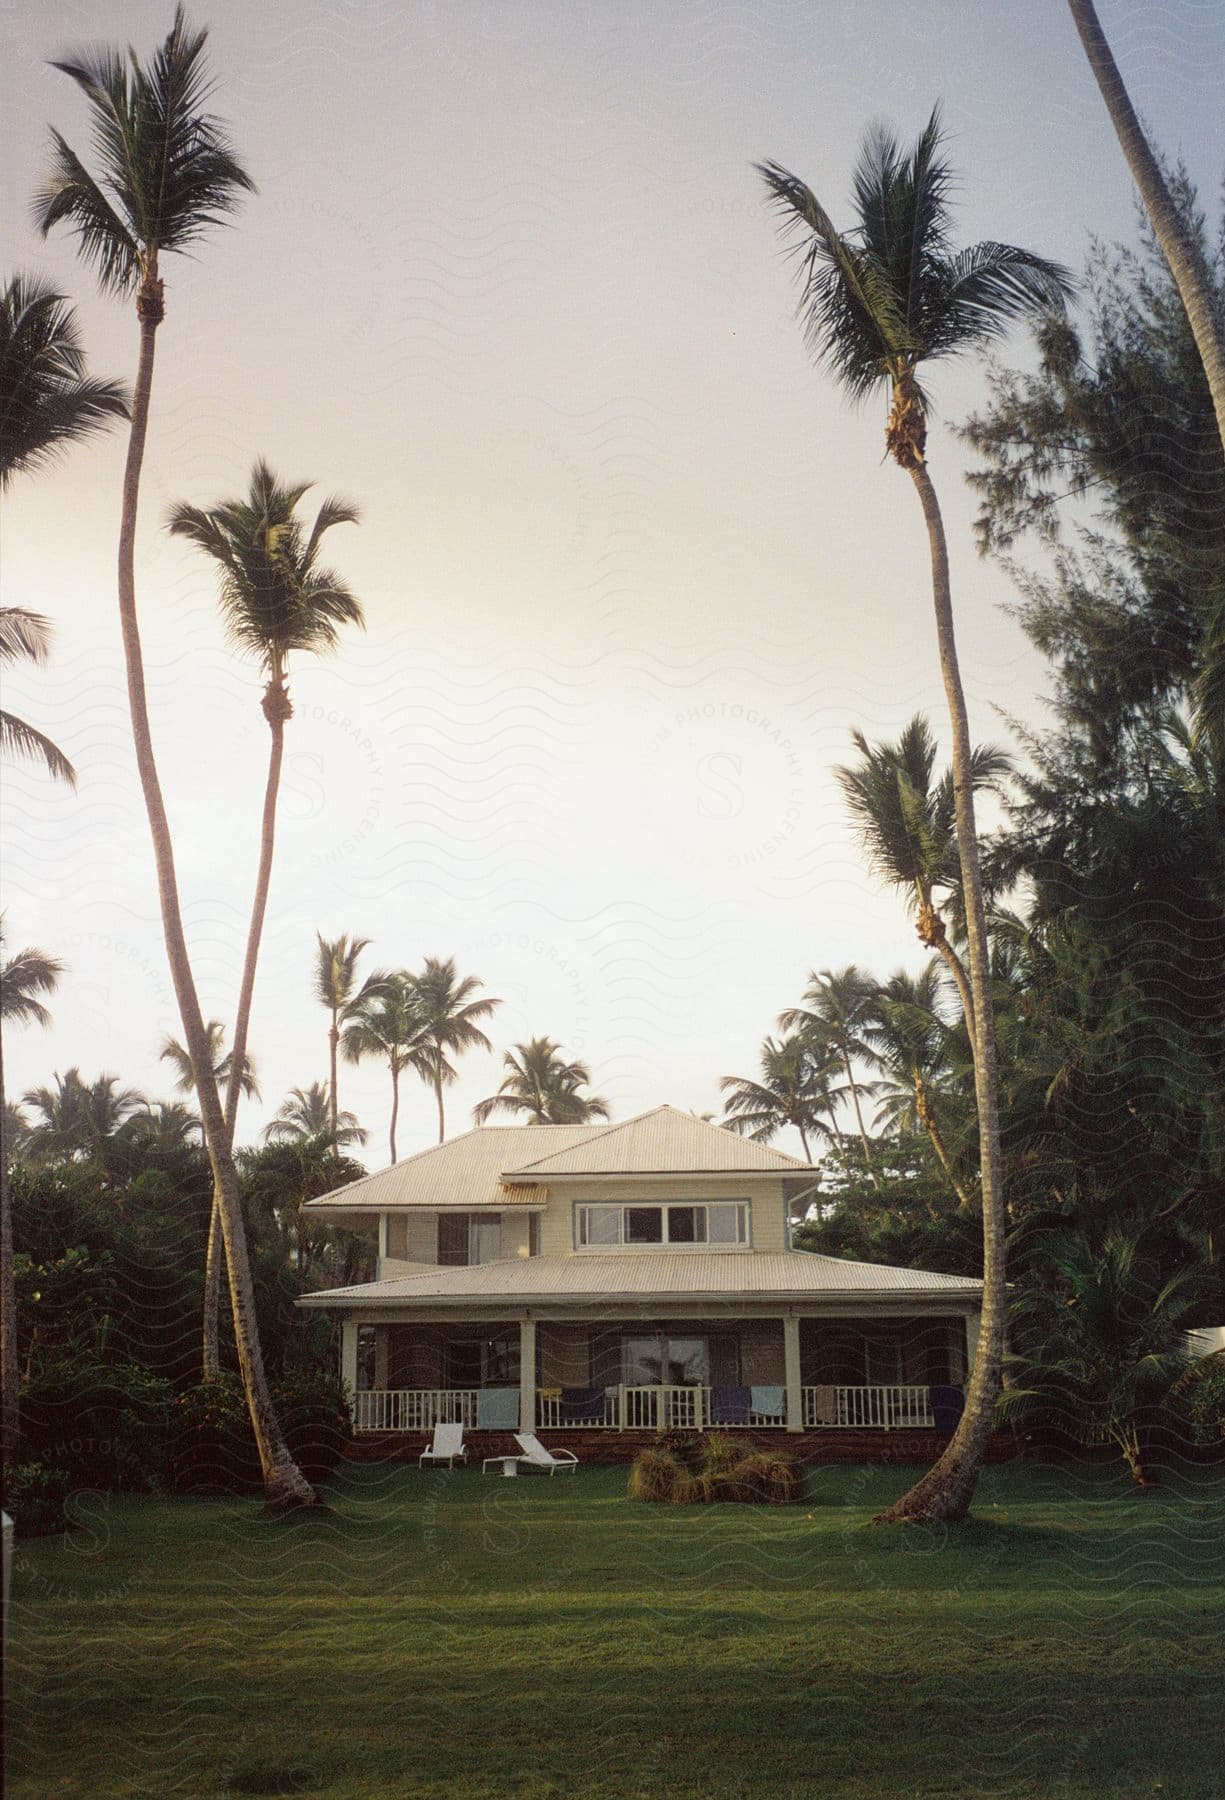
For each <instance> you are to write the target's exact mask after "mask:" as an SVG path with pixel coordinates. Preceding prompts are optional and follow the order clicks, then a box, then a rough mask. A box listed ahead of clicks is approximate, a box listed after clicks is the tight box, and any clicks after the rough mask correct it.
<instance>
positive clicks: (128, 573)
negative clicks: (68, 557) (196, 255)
mask: <svg viewBox="0 0 1225 1800" xmlns="http://www.w3.org/2000/svg"><path fill="white" fill-rule="evenodd" d="M136 310H137V315H138V317H139V319H140V362H139V365H138V369H137V376H136V389H135V393H134V395H133V399H132V429H131V435H130V437H129V440H128V454H127V461H126V463H125V466H124V474H123V515H122V521H121V524H120V531H119V621H120V628H121V632H122V636H123V653H124V663H125V667H126V671H127V686H128V705H129V708H130V711H131V716H132V740H133V744H134V747H135V751H136V765H137V769H138V771H139V774H140V785H141V790H142V792H143V794H144V800H145V810H146V812H147V813H148V816H149V833H150V836H151V838H152V840H153V856H154V862H155V864H156V867H157V885H158V898H159V901H160V905H161V915H162V931H163V934H164V937H165V940H166V955H167V959H168V961H169V964H170V979H171V982H172V984H173V986H174V992H175V999H176V1000H177V1002H178V1007H179V1016H180V1018H181V1019H182V1022H183V1035H184V1039H185V1042H186V1045H187V1050H188V1054H189V1055H190V1057H191V1061H192V1067H193V1069H194V1071H195V1078H196V1097H197V1099H198V1101H199V1103H200V1116H201V1119H202V1121H203V1125H204V1138H205V1143H206V1145H207V1147H208V1156H209V1161H210V1163H211V1164H212V1171H213V1182H214V1187H215V1190H216V1192H217V1196H218V1202H219V1211H220V1215H221V1232H222V1238H223V1241H224V1244H225V1252H226V1260H227V1263H228V1265H229V1274H230V1299H231V1304H232V1307H233V1313H234V1336H235V1339H236V1342H237V1347H238V1363H239V1368H240V1370H241V1372H242V1379H243V1386H244V1388H245V1390H246V1396H247V1406H248V1408H249V1410H250V1414H251V1424H252V1426H253V1428H254V1431H255V1441H256V1444H257V1446H258V1448H259V1458H260V1465H261V1468H262V1470H263V1477H264V1493H265V1498H266V1501H267V1504H268V1505H269V1506H270V1507H285V1506H309V1505H314V1504H316V1503H317V1496H316V1494H315V1491H314V1489H313V1488H312V1487H311V1485H310V1483H309V1482H308V1481H307V1480H306V1479H305V1477H304V1476H303V1474H302V1472H301V1470H300V1469H299V1468H298V1466H297V1464H296V1463H295V1462H294V1460H293V1458H292V1457H291V1456H290V1454H289V1450H288V1448H287V1447H286V1444H285V1440H284V1437H283V1436H282V1433H281V1428H280V1424H279V1423H278V1420H277V1417H276V1413H275V1411H274V1410H273V1405H272V1396H271V1394H270V1392H269V1389H268V1379H267V1375H266V1373H265V1370H264V1358H263V1352H262V1349H261V1347H260V1341H259V1332H258V1327H257V1324H256V1316H255V1290H254V1287H253V1284H252V1281H251V1265H250V1261H249V1258H248V1255H247V1239H246V1232H245V1230H244V1227H243V1219H242V1210H241V1207H240V1204H239V1198H238V1179H237V1175H236V1174H235V1170H234V1159H233V1156H232V1155H231V1152H230V1146H229V1141H228V1139H227V1136H226V1124H225V1115H224V1113H223V1111H222V1107H221V1099H220V1096H219V1094H218V1091H217V1081H216V1078H215V1076H214V1074H213V1067H212V1057H211V1054H210V1049H209V1041H208V1032H207V1031H206V1029H205V1025H204V1018H203V1015H202V1014H201V1011H200V1002H199V999H198V997H197V994H196V988H195V982H194V980H193V978H192V972H191V962H190V958H189V956H188V951H187V939H186V936H185V934H184V931H183V919H182V912H181V909H180V905H179V892H178V881H177V877H176V874H175V865H174V847H173V844H172V841H171V836H170V826H169V821H168V820H167V817H166V807H165V802H164V800H163V798H162V790H161V783H160V781H159V779H158V773H157V764H156V761H155V760H154V755H153V738H152V733H151V731H150V727H149V709H148V700H147V696H146V693H145V675H144V657H143V654H142V650H141V642H140V627H139V624H138V621H137V616H136V514H137V504H138V501H139V496H140V473H141V465H142V462H143V460H144V449H145V438H146V435H147V432H148V425H149V396H150V392H151V390H152V386H153V359H154V352H155V347H156V337H157V327H158V325H159V324H160V323H161V320H162V313H163V308H162V286H161V282H160V281H159V280H158V279H157V270H156V267H155V266H154V267H152V268H150V270H149V272H148V274H147V275H146V277H145V280H144V281H143V282H142V285H141V289H140V292H139V294H138V296H137V301H136Z"/></svg>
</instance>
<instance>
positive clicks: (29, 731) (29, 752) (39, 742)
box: [0, 712, 77, 788]
mask: <svg viewBox="0 0 1225 1800" xmlns="http://www.w3.org/2000/svg"><path fill="white" fill-rule="evenodd" d="M0 750H4V751H6V752H7V753H8V754H9V755H10V756H16V757H19V758H21V759H22V760H23V761H25V762H40V763H42V765H43V767H44V768H45V769H46V771H47V773H48V774H49V775H51V776H52V777H53V778H54V779H55V780H56V781H65V782H67V784H68V786H69V787H70V788H75V787H76V785H77V772H76V770H75V769H74V768H73V766H72V764H71V763H70V762H69V760H68V758H67V757H66V756H65V755H64V752H63V751H62V750H61V749H60V747H59V745H58V744H55V743H52V741H51V739H50V738H49V737H47V736H46V735H45V734H44V733H43V732H41V731H37V730H36V729H35V728H34V726H33V725H27V724H26V722H25V720H24V719H19V718H18V717H17V716H16V714H15V713H10V712H0Z"/></svg>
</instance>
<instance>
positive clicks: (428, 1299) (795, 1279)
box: [301, 1250, 982, 1307]
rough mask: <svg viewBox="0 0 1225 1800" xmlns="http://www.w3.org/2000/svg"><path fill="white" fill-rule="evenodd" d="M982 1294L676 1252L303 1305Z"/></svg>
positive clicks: (891, 1277) (384, 1284)
mask: <svg viewBox="0 0 1225 1800" xmlns="http://www.w3.org/2000/svg"><path fill="white" fill-rule="evenodd" d="M981 1289H982V1283H981V1282H980V1281H972V1280H969V1279H968V1278H967V1277H965V1276H961V1275H938V1274H935V1273H933V1272H931V1271H929V1270H925V1269H900V1268H895V1267H893V1266H892V1265H890V1264H884V1263H862V1262H850V1261H849V1260H843V1259H842V1258H841V1257H836V1256H815V1255H812V1254H810V1253H809V1252H807V1251H804V1250H746V1251H739V1250H737V1251H724V1252H709V1251H708V1252H695V1251H675V1250H673V1251H634V1252H623V1253H622V1254H620V1255H615V1256H588V1255H583V1254H578V1255H575V1256H531V1257H523V1258H518V1259H516V1260H514V1261H510V1260H507V1261H501V1262H488V1263H478V1264H477V1265H476V1266H475V1267H474V1268H468V1269H428V1270H424V1271H423V1272H422V1273H421V1274H420V1275H402V1276H398V1277H396V1279H395V1280H391V1281H371V1282H366V1283H365V1284H364V1285H362V1286H360V1287H349V1288H331V1289H329V1290H328V1291H327V1292H325V1293H321V1294H307V1295H304V1296H303V1299H302V1302H301V1304H303V1305H308V1306H325V1307H326V1306H341V1305H343V1306H351V1305H354V1304H356V1303H361V1304H363V1305H370V1306H375V1307H380V1306H405V1305H411V1304H412V1303H413V1302H414V1301H418V1302H422V1303H437V1302H440V1301H442V1302H457V1301H464V1300H472V1301H478V1302H480V1303H482V1304H485V1303H488V1302H490V1301H497V1300H507V1301H520V1302H522V1301H529V1300H530V1301H540V1300H583V1299H587V1300H595V1299H597V1298H599V1299H606V1300H618V1299H648V1300H656V1299H660V1300H662V1299H682V1298H685V1299H703V1298H705V1297H706V1296H707V1295H712V1296H718V1297H719V1298H720V1299H724V1300H729V1299H730V1300H734V1299H745V1300H751V1299H756V1298H760V1297H762V1296H764V1295H768V1296H771V1297H774V1296H779V1297H783V1298H785V1297H788V1296H790V1297H793V1298H795V1299H802V1298H805V1297H813V1296H817V1295H823V1294H824V1295H832V1294H857V1295H871V1294H877V1295H886V1294H930V1295H935V1294H943V1295H954V1294H958V1295H964V1296H966V1297H967V1298H970V1299H973V1298H976V1297H977V1296H978V1294H979V1293H980V1291H981Z"/></svg>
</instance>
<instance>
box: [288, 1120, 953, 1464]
mask: <svg viewBox="0 0 1225 1800" xmlns="http://www.w3.org/2000/svg"><path fill="white" fill-rule="evenodd" d="M818 1173H819V1172H818V1170H817V1169H815V1168H814V1167H812V1166H811V1165H809V1164H806V1163H802V1162H799V1161H797V1160H796V1159H795V1158H793V1157H790V1156H786V1155H784V1154H783V1153H782V1152H780V1151H777V1150H773V1149H771V1148H769V1147H768V1146H766V1145H763V1144H758V1143H755V1142H753V1141H752V1140H751V1139H747V1138H742V1137H738V1136H736V1135H735V1134H734V1133H732V1132H729V1131H726V1130H723V1129H721V1128H719V1127H717V1126H713V1125H709V1124H706V1123H705V1122H703V1121H702V1120H700V1119H696V1118H694V1117H693V1116H692V1115H690V1114H687V1113H681V1112H678V1111H676V1110H674V1109H673V1108H672V1107H668V1106H661V1107H657V1108H655V1109H654V1110H653V1111H651V1112H648V1113H643V1114H641V1115H639V1116H638V1117H636V1118H633V1119H629V1120H626V1121H625V1122H624V1123H622V1124H617V1125H608V1124H598V1125H529V1126H508V1127H496V1126H486V1127H482V1128H480V1129H478V1130H474V1131H470V1132H467V1133H465V1134H464V1135H463V1136H460V1137H457V1138H454V1139H452V1140H451V1141H450V1142H449V1143H445V1144H441V1145H439V1146H438V1147H437V1148H435V1149H431V1150H425V1151H422V1152H420V1153H419V1154H418V1155H416V1156H412V1157H409V1158H407V1159H406V1160H405V1161H404V1162H401V1163H397V1164H395V1165H393V1166H392V1167H390V1168H387V1169H383V1170H381V1171H379V1172H378V1173H376V1174H373V1175H368V1176H365V1177H364V1178H362V1179H361V1180H359V1181H356V1182H353V1183H352V1184H351V1185H349V1186H348V1187H344V1188H340V1189H338V1190H336V1192H334V1193H331V1194H328V1195H326V1196H325V1197H324V1198H322V1199H320V1200H316V1201H312V1202H311V1203H310V1205H309V1208H308V1210H309V1212H310V1213H311V1214H312V1216H314V1217H316V1218H320V1219H326V1220H330V1221H334V1222H336V1223H338V1224H345V1225H347V1226H349V1227H352V1228H358V1227H361V1226H369V1225H374V1226H376V1227H377V1231H378V1263H377V1269H376V1278H375V1279H374V1280H373V1281H370V1282H366V1283H363V1284H362V1285H360V1286H357V1287H349V1288H336V1289H332V1290H329V1291H327V1292H323V1293H317V1294H308V1295H305V1296H303V1298H302V1300H301V1301H300V1304H301V1305H302V1306H304V1307H307V1308H309V1309H322V1310H324V1311H327V1312H329V1313H331V1314H332V1315H333V1316H334V1317H335V1318H336V1319H337V1320H338V1321H339V1323H340V1328H341V1330H340V1337H341V1368H342V1373H343V1377H344V1380H345V1382H346V1384H347V1386H348V1388H349V1389H350V1392H351V1394H352V1398H353V1407H354V1423H355V1428H356V1430H357V1431H358V1432H359V1433H368V1432H414V1433H415V1432H421V1431H427V1430H430V1429H431V1428H432V1427H433V1425H434V1424H436V1423H438V1422H439V1421H443V1420H458V1421H461V1422H462V1423H463V1424H464V1425H465V1427H467V1428H468V1429H470V1430H473V1431H481V1430H489V1431H499V1430H500V1431H507V1430H528V1431H543V1432H546V1433H547V1432H549V1431H561V1430H575V1429H583V1430H598V1431H609V1432H616V1431H622V1432H624V1431H644V1430H659V1429H664V1428H667V1427H672V1426H680V1427H697V1428H701V1427H705V1426H712V1425H713V1426H719V1427H721V1428H724V1427H726V1428H735V1427H738V1426H749V1427H754V1428H757V1429H767V1430H768V1429H776V1430H785V1431H788V1432H792V1433H796V1432H801V1431H812V1430H818V1429H829V1430H835V1431H836V1430H838V1429H840V1428H842V1429H846V1428H859V1429H862V1428H870V1429H879V1430H886V1431H899V1430H906V1429H912V1428H919V1427H927V1428H929V1429H930V1428H932V1427H933V1426H935V1427H937V1428H949V1427H950V1426H951V1423H952V1421H953V1420H954V1419H955V1417H956V1413H957V1411H958V1410H959V1405H960V1396H961V1392H962V1390H963V1388H964V1384H965V1380H966V1377H967V1374H968V1371H969V1369H970V1367H971V1366H972V1364H973V1358H974V1350H975V1344H976V1342H977V1336H978V1315H979V1308H980V1303H981V1284H980V1283H979V1282H977V1281H973V1280H968V1279H966V1278H964V1277H961V1276H955V1275H944V1274H936V1273H930V1272H925V1271H922V1270H916V1269H903V1268H893V1267H888V1266H883V1265H880V1264H871V1263H860V1262H852V1261H849V1260H845V1259H842V1258H837V1257H828V1256H819V1255H814V1254H811V1253H809V1252H807V1251H803V1250H796V1249H793V1248H792V1247H791V1242H790V1225H789V1221H790V1218H791V1216H792V1214H793V1211H794V1210H795V1209H796V1208H797V1207H798V1208H800V1210H802V1208H803V1204H804V1202H805V1199H806V1198H807V1197H809V1196H811V1194H812V1192H813V1190H814V1188H815V1186H816V1183H817V1180H818Z"/></svg>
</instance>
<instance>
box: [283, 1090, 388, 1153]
mask: <svg viewBox="0 0 1225 1800" xmlns="http://www.w3.org/2000/svg"><path fill="white" fill-rule="evenodd" d="M369 1136H370V1133H369V1132H368V1131H365V1130H364V1129H363V1128H362V1126H360V1125H359V1124H358V1122H357V1114H356V1113H351V1112H342V1113H340V1114H339V1116H338V1120H337V1125H336V1130H335V1132H334V1133H333V1129H332V1101H331V1095H330V1093H329V1091H328V1087H327V1084H326V1082H322V1081H312V1082H311V1084H310V1086H309V1087H308V1088H300V1087H296V1088H290V1090H289V1093H288V1095H287V1096H286V1098H285V1099H284V1100H283V1101H282V1102H281V1104H280V1106H279V1107H278V1108H277V1113H276V1117H275V1118H274V1119H272V1120H271V1121H270V1123H269V1124H267V1125H265V1126H264V1140H265V1142H266V1143H270V1144H273V1143H299V1142H302V1141H304V1140H306V1139H307V1138H317V1137H326V1138H327V1140H328V1143H329V1145H331V1146H332V1147H333V1148H335V1147H337V1146H339V1148H340V1149H342V1150H343V1149H346V1148H347V1147H348V1146H349V1145H350V1144H358V1145H361V1144H364V1143H365V1142H366V1139H367V1138H368V1137H369Z"/></svg>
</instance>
